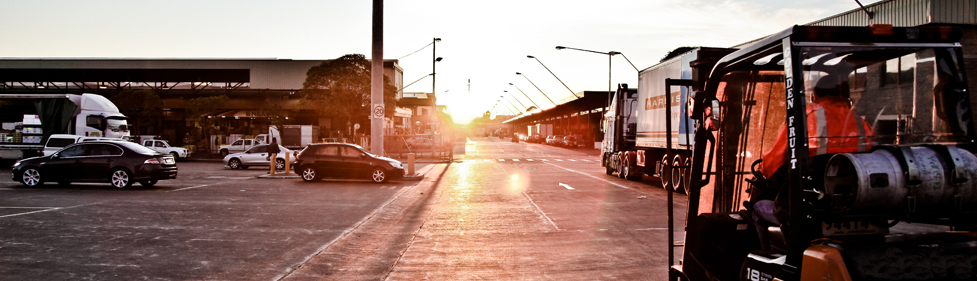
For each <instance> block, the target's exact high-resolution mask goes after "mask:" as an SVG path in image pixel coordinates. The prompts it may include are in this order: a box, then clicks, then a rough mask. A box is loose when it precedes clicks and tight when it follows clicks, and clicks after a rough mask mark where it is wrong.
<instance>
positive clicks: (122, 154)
mask: <svg viewBox="0 0 977 281" xmlns="http://www.w3.org/2000/svg"><path fill="white" fill-rule="evenodd" d="M176 173H177V168H176V159H173V156H170V155H168V154H162V153H159V152H156V151H154V150H152V149H149V148H146V147H145V146H142V145H139V144H137V143H132V142H127V141H94V142H82V143H76V144H73V145H69V146H67V147H65V148H64V149H61V150H59V151H58V152H55V153H53V154H51V155H49V156H42V157H34V158H28V159H24V160H20V161H17V163H15V164H14V168H13V180H14V181H19V182H21V183H23V184H24V185H26V186H30V187H33V186H39V185H41V184H43V183H44V182H57V183H58V184H61V185H69V184H71V182H108V183H111V184H112V186H114V187H117V188H126V187H130V186H132V183H133V182H139V183H140V184H142V185H143V186H153V185H154V184H156V182H158V181H159V180H165V179H175V178H176Z"/></svg>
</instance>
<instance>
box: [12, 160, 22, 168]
mask: <svg viewBox="0 0 977 281" xmlns="http://www.w3.org/2000/svg"><path fill="white" fill-rule="evenodd" d="M23 161H24V160H17V162H14V168H16V167H20V162H23Z"/></svg>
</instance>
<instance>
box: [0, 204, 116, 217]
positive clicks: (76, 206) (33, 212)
mask: <svg viewBox="0 0 977 281" xmlns="http://www.w3.org/2000/svg"><path fill="white" fill-rule="evenodd" d="M101 203H102V202H96V203H91V204H83V205H75V206H70V207H57V208H51V209H44V210H37V211H32V212H26V213H19V214H9V215H4V216H0V218H8V217H16V216H22V215H29V214H35V213H41V212H47V211H57V210H64V209H72V208H78V207H84V206H88V205H95V204H101Z"/></svg>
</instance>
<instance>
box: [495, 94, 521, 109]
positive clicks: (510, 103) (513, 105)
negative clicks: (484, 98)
mask: <svg viewBox="0 0 977 281" xmlns="http://www.w3.org/2000/svg"><path fill="white" fill-rule="evenodd" d="M499 98H500V99H502V100H504V101H505V102H507V103H509V105H511V106H512V107H513V108H515V109H517V110H518V109H520V108H521V107H516V105H515V104H514V103H512V102H511V101H509V100H507V99H505V96H499ZM524 111H525V109H524V110H522V111H520V113H521V112H524Z"/></svg>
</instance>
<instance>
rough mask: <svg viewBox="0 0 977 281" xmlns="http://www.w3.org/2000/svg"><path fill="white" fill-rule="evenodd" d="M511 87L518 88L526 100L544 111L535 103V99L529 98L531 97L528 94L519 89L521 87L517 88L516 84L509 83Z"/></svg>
mask: <svg viewBox="0 0 977 281" xmlns="http://www.w3.org/2000/svg"><path fill="white" fill-rule="evenodd" d="M509 85H512V86H513V87H516V90H519V92H520V93H522V95H524V96H526V98H527V99H529V102H531V103H533V105H535V106H536V108H539V109H542V108H540V107H539V105H538V104H536V102H535V101H533V99H531V98H529V95H527V94H526V92H523V91H522V89H519V86H516V84H512V83H509Z"/></svg>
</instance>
